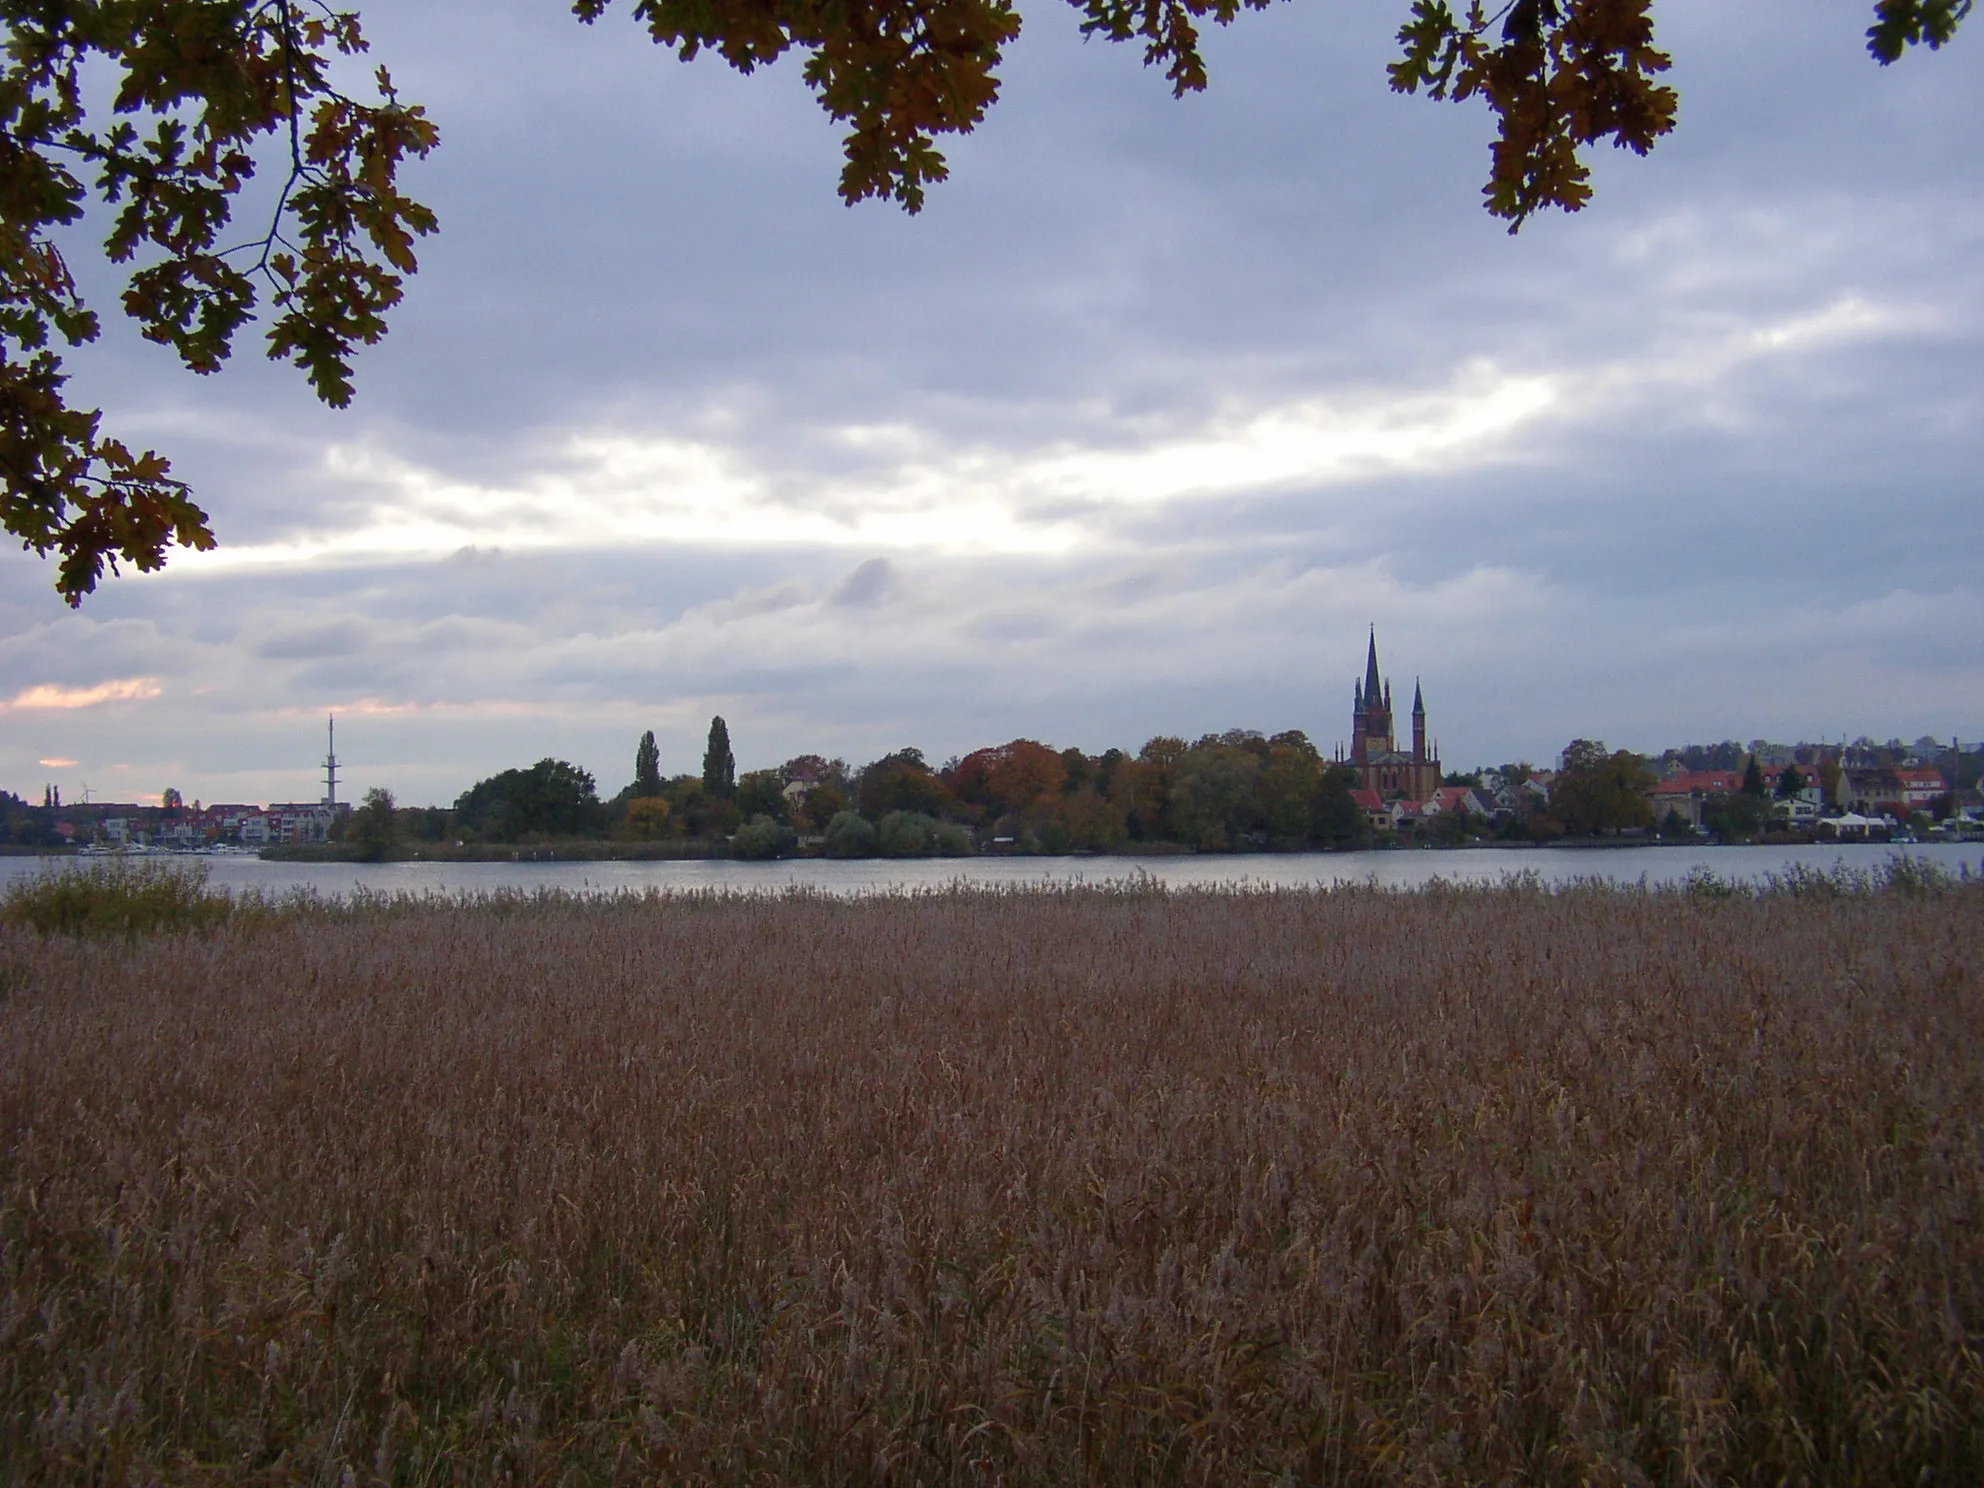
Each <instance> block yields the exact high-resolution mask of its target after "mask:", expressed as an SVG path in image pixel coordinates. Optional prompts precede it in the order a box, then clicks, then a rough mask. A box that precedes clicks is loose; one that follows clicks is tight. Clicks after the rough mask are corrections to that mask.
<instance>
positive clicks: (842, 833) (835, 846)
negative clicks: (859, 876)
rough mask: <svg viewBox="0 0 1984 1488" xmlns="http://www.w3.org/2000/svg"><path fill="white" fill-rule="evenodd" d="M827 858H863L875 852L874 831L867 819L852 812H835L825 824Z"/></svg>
mask: <svg viewBox="0 0 1984 1488" xmlns="http://www.w3.org/2000/svg"><path fill="white" fill-rule="evenodd" d="M826 838H827V856H828V857H830V858H865V857H869V856H871V855H872V854H873V853H874V851H875V829H874V827H872V826H871V825H869V823H868V819H867V818H866V817H864V816H861V815H859V814H857V813H855V812H852V811H841V812H836V813H835V815H834V819H833V820H832V821H830V822H828V823H827V831H826Z"/></svg>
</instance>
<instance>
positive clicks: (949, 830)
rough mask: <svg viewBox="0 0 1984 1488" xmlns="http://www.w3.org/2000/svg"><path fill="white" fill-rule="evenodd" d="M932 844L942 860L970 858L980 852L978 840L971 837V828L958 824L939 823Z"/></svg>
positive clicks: (932, 835) (932, 836)
mask: <svg viewBox="0 0 1984 1488" xmlns="http://www.w3.org/2000/svg"><path fill="white" fill-rule="evenodd" d="M930 844H931V847H932V849H933V850H934V851H935V852H936V854H937V855H938V856H939V857H942V858H968V857H970V856H971V855H972V854H973V853H975V852H977V851H978V839H977V838H975V837H973V836H972V835H971V828H970V827H967V826H961V825H960V824H959V823H957V822H939V823H937V829H936V830H935V831H934V832H932V833H931V834H930Z"/></svg>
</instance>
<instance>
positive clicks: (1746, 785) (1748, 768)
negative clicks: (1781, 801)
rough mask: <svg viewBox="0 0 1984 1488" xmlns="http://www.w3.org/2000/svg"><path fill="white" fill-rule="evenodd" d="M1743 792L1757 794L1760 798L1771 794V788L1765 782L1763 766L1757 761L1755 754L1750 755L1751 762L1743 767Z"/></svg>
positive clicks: (1749, 794)
mask: <svg viewBox="0 0 1984 1488" xmlns="http://www.w3.org/2000/svg"><path fill="white" fill-rule="evenodd" d="M1743 794H1744V795H1746V796H1755V797H1756V798H1757V799H1758V800H1762V799H1763V798H1764V797H1766V796H1768V795H1769V794H1770V788H1769V787H1768V786H1766V785H1765V784H1764V771H1763V766H1762V765H1759V764H1758V763H1757V757H1756V756H1755V755H1754V754H1753V755H1751V756H1750V762H1749V763H1748V764H1747V765H1745V766H1744V767H1743Z"/></svg>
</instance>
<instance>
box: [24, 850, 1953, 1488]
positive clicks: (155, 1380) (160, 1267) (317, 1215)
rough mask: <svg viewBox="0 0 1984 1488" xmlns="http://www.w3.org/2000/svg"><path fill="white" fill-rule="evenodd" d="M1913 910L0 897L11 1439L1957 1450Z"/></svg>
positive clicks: (182, 1473)
mask: <svg viewBox="0 0 1984 1488" xmlns="http://www.w3.org/2000/svg"><path fill="white" fill-rule="evenodd" d="M1811 887H1812V886H1811V885H1809V884H1807V885H1806V886H1805V888H1806V890H1810V889H1811ZM1900 887H1902V888H1906V887H1909V885H1906V884H1903V885H1901V886H1900ZM1915 887H1918V888H1923V889H1924V891H1923V892H1915V893H1904V892H1900V891H1899V889H1890V890H1889V891H1885V892H1876V891H1871V890H1870V889H1868V888H1867V887H1866V886H1862V887H1861V890H1860V891H1858V892H1809V891H1797V892H1794V891H1793V890H1795V889H1797V886H1796V885H1788V886H1780V890H1779V891H1778V892H1773V893H1768V894H1764V895H1762V896H1754V895H1750V894H1725V893H1721V892H1717V891H1715V890H1714V886H1713V885H1704V884H1697V885H1695V886H1694V888H1693V890H1692V891H1684V892H1646V891H1604V890H1600V889H1597V888H1595V887H1584V888H1577V889H1572V890H1568V891H1564V892H1559V893H1546V892H1543V891H1541V890H1539V889H1537V888H1536V887H1534V886H1533V885H1532V886H1523V885H1510V886H1504V887H1502V888H1498V889H1494V890H1455V889H1451V888H1437V887H1436V888H1435V889H1432V890H1428V891H1423V892H1417V893H1393V892H1380V891H1376V890H1349V891H1336V892H1323V891H1318V892H1296V893H1272V894H1270V893H1237V892H1236V893H1223V892H1194V893H1163V892H1159V891H1155V890H1152V889H1149V888H1136V887H1123V888H1104V889H1096V888H1086V889H1061V890H1050V891H1032V892H1005V893H1002V892H994V891H959V892H953V893H943V894H930V895H919V896H908V897H899V898H887V899H879V900H873V901H866V902H853V903H850V902H846V901H835V900H830V899H825V898H821V897H814V896H808V895H804V894H793V895H787V896H778V897H771V896H767V897H754V898H715V897H695V896H688V897H677V898H663V899H649V900H642V901H634V900H623V901H603V902H587V901H578V900H559V899H556V898H541V899H538V900H534V901H509V902H503V903H495V904H484V905H481V906H472V905H471V906H464V905H453V906H450V905H443V904H435V903H428V904H416V903H400V904H373V905H370V906H361V907H360V908H359V909H357V910H355V911H334V910H332V909H328V908H320V909H319V910H317V911H308V912H306V911H301V910H300V911H299V912H297V913H294V914H292V915H290V916H288V917H287V918H282V917H277V918H273V919H271V918H264V919H258V920H257V921H255V922H254V923H253V924H251V925H246V926H240V925H225V926H223V927H221V928H219V929H217V930H214V931H211V932H209V933H206V934H204V935H182V936H172V937H163V938H156V939H150V940H144V941H139V942H137V943H133V944H127V943H123V942H119V941H110V942H78V941H70V940H61V939H54V938H48V939H44V938H40V937H36V936H33V935H31V934H28V933H27V932H24V931H21V930H0V991H4V1000H0V1258H3V1259H0V1272H3V1273H4V1274H0V1409H4V1417H3V1418H0V1472H3V1473H4V1476H5V1477H6V1478H7V1480H8V1481H11V1482H23V1483H27V1482H47V1483H63V1482H73V1483H82V1482H92V1483H105V1482H115V1483H175V1484H177V1483H223V1482H225V1483H299V1484H300V1483H311V1484H335V1483H350V1484H365V1483H375V1482H383V1483H408V1484H412V1483H471V1482H472V1483H495V1482H514V1483H547V1484H551V1483H642V1482H656V1481H668V1482H724V1483H746V1482H766V1483H770V1482H869V1483H880V1482H889V1483H948V1482H1008V1483H1043V1484H1044V1483H1077V1482H1093V1483H1166V1482H1178V1483H1211V1482H1219V1483H1240V1482H1248V1481H1257V1482H1318V1483H1332V1482H1341V1483H1381V1482H1382V1483H1398V1482H1406V1483H1420V1482H1423V1483H1475V1482H1536V1483H1617V1484H1640V1483H1662V1484H1667V1483H1673V1484H1689V1483H1709V1482H1730V1481H1741V1482H1762V1481H1770V1482H1786V1483H1801V1482H1804V1483H1819V1482H1824V1483H1866V1484H1874V1483H1880V1484H1888V1483H1897V1482H1908V1483H1918V1482H1921V1483H1959V1482H1962V1483H1973V1482H1977V1481H1979V1480H1980V1479H1984V1368H1981V1367H1980V1360H1979V1351H1978V1350H1979V1339H1980V1330H1984V1265H1981V1264H1980V1262H1984V1240H1981V1239H1980V1233H1979V1224H1980V1220H1984V1209H1981V1208H1980V1203H1979V1199H1980V1183H1984V1177H1981V1176H1980V1175H1984V1151H1980V1142H1979V1120H1980V1113H1984V1058H1980V1055H1984V1008H1980V1002H1979V995H1978V994H1979V966H1980V952H1984V930H1981V929H1980V926H1984V917H1980V914H1979V910H1980V908H1984V894H1981V893H1980V891H1979V890H1978V888H1977V886H1975V885H1961V886H1951V885H1941V886H1938V885H1934V884H1930V885H1927V886H1921V885H1916V886H1915Z"/></svg>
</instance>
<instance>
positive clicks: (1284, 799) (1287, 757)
mask: <svg viewBox="0 0 1984 1488" xmlns="http://www.w3.org/2000/svg"><path fill="white" fill-rule="evenodd" d="M1304 742H1307V741H1304ZM1322 780H1323V762H1322V760H1321V759H1320V758H1319V757H1318V756H1317V754H1316V751H1315V750H1314V749H1306V750H1305V749H1302V748H1300V747H1298V746H1295V745H1293V744H1275V745H1272V746H1271V747H1270V749H1269V751H1268V762H1267V766H1266V768H1265V769H1263V770H1262V771H1261V776H1260V782H1259V784H1258V785H1257V787H1256V794H1257V795H1258V796H1259V799H1260V806H1261V815H1262V817H1263V818H1264V819H1265V820H1266V822H1267V828H1268V832H1269V834H1270V835H1271V836H1274V837H1277V838H1280V839H1281V840H1283V841H1286V842H1295V841H1300V840H1301V839H1302V838H1304V837H1307V836H1308V835H1309V830H1310V824H1311V817H1312V814H1313V806H1314V802H1315V799H1316V789H1317V787H1318V786H1320V785H1321V784H1322Z"/></svg>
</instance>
